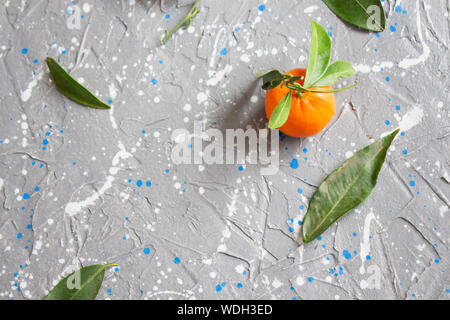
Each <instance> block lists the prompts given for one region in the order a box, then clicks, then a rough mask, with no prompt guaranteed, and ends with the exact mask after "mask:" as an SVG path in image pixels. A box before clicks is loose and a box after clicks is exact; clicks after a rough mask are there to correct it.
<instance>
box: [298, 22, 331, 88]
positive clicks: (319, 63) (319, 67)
mask: <svg viewBox="0 0 450 320" xmlns="http://www.w3.org/2000/svg"><path fill="white" fill-rule="evenodd" d="M311 28H312V30H311V43H310V46H309V60H308V69H307V71H306V78H305V83H304V85H303V86H304V87H305V88H307V89H308V88H310V87H311V85H312V84H313V83H315V82H317V81H318V80H319V79H320V78H321V77H322V75H323V74H324V73H325V71H326V70H327V68H328V64H329V63H330V58H331V39H330V36H329V35H328V33H327V32H326V31H325V29H324V28H322V27H321V26H320V25H319V24H318V23H316V22H314V21H311Z"/></svg>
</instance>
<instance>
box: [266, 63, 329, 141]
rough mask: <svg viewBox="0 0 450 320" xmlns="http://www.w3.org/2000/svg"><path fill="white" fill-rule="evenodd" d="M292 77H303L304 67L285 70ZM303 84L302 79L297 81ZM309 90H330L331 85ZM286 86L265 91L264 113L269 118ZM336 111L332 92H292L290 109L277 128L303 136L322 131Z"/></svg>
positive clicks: (295, 135)
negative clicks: (300, 94) (284, 119)
mask: <svg viewBox="0 0 450 320" xmlns="http://www.w3.org/2000/svg"><path fill="white" fill-rule="evenodd" d="M287 73H289V74H291V75H293V76H294V77H300V76H303V77H305V75H306V69H304V68H301V69H294V70H291V71H289V72H287ZM297 82H298V83H299V84H300V85H303V82H304V80H302V81H297ZM309 89H311V90H332V87H331V86H326V87H313V88H309ZM289 90H291V89H289V88H287V87H286V86H281V85H280V86H278V87H276V88H274V89H271V90H268V91H267V93H266V102H265V104H266V115H267V118H268V119H269V120H270V117H271V115H272V112H273V110H274V109H275V107H276V106H277V105H278V103H279V102H280V101H281V99H283V97H284V96H285V95H286V94H287V93H288V92H289ZM335 113H336V101H335V98H334V93H332V92H331V93H318V92H307V91H304V92H303V93H302V96H299V95H297V94H296V93H295V92H292V102H291V110H290V112H289V117H288V119H287V121H286V123H285V124H283V125H282V126H281V127H280V128H279V130H280V131H281V132H283V133H284V134H285V135H287V136H290V137H296V138H304V137H310V136H313V135H316V134H317V133H319V132H320V131H322V130H323V129H324V128H325V127H326V126H327V124H328V123H329V122H330V121H331V119H332V118H333V116H334V114H335Z"/></svg>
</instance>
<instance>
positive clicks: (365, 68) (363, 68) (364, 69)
mask: <svg viewBox="0 0 450 320" xmlns="http://www.w3.org/2000/svg"><path fill="white" fill-rule="evenodd" d="M353 67H354V68H355V70H356V71H357V72H360V73H371V72H373V73H377V72H381V71H383V70H386V69H390V68H392V67H394V63H393V62H390V61H383V62H380V63H377V64H375V65H374V66H372V67H371V66H369V65H367V64H355V65H353Z"/></svg>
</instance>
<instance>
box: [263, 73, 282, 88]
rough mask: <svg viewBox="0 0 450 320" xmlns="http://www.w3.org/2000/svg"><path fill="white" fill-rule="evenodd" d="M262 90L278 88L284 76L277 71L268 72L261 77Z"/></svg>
mask: <svg viewBox="0 0 450 320" xmlns="http://www.w3.org/2000/svg"><path fill="white" fill-rule="evenodd" d="M262 78H263V85H262V88H263V90H271V89H274V88H276V87H278V86H279V85H280V84H281V82H283V80H284V78H285V76H284V75H283V74H282V73H281V72H280V71H278V70H273V71H270V72H268V73H266V74H264V75H263V76H262Z"/></svg>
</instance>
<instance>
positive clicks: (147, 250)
mask: <svg viewBox="0 0 450 320" xmlns="http://www.w3.org/2000/svg"><path fill="white" fill-rule="evenodd" d="M124 238H125V237H124ZM124 240H125V239H124ZM144 254H146V255H148V254H150V248H144Z"/></svg>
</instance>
